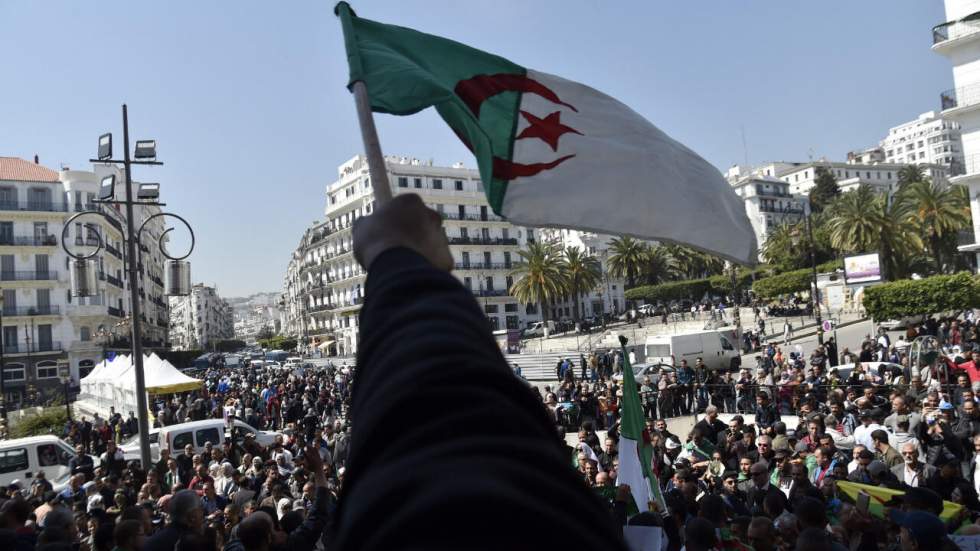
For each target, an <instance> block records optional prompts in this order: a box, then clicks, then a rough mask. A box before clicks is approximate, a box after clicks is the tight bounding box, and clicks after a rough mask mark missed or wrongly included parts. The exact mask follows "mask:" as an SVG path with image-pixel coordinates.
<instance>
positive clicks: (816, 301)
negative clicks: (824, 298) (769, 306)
mask: <svg viewBox="0 0 980 551" xmlns="http://www.w3.org/2000/svg"><path fill="white" fill-rule="evenodd" d="M803 223H804V224H805V226H806V233H807V241H809V243H807V249H808V252H809V254H810V268H811V270H812V272H811V273H812V280H813V281H812V282H811V284H812V285H813V289H812V290H811V292H810V298H811V300H812V301H813V313H814V315H815V321H816V322H817V343H818V344H819V345H821V346H823V317H822V316H821V315H820V290H819V289H818V288H817V253H816V244H815V243H814V242H813V225H812V224H811V223H810V205H809V204H808V203H807V204H804V205H803ZM799 240H800V236H799V233H798V232H797V233H794V234H793V244H794V245H799Z"/></svg>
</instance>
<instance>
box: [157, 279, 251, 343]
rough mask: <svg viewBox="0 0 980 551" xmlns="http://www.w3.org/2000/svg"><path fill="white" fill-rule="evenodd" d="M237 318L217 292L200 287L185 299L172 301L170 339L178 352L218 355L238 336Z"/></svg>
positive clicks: (172, 299) (197, 285)
mask: <svg viewBox="0 0 980 551" xmlns="http://www.w3.org/2000/svg"><path fill="white" fill-rule="evenodd" d="M234 317H235V314H234V311H233V309H232V307H231V305H229V304H228V302H227V301H225V300H224V299H222V298H221V296H219V295H218V291H217V289H215V288H214V287H209V286H207V285H204V284H202V283H198V284H196V285H194V286H193V287H192V288H191V293H190V294H189V295H187V296H185V297H170V339H171V341H172V343H173V348H174V349H176V350H203V351H214V349H215V345H216V344H217V342H218V341H221V340H224V339H232V338H234V336H235V319H234Z"/></svg>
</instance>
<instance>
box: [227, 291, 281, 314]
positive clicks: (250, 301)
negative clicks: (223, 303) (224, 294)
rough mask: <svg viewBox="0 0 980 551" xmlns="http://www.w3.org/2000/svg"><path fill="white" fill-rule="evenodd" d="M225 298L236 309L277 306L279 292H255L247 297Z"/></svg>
mask: <svg viewBox="0 0 980 551" xmlns="http://www.w3.org/2000/svg"><path fill="white" fill-rule="evenodd" d="M225 300H227V301H228V304H230V305H231V306H232V308H234V309H235V311H236V312H237V311H242V310H251V309H252V308H256V307H259V306H272V307H277V306H278V302H279V293H278V292H268V293H255V294H254V295H249V296H247V297H229V298H226V299H225Z"/></svg>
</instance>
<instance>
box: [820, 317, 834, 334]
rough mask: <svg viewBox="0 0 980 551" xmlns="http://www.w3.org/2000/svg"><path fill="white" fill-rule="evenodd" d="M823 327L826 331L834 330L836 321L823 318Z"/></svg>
mask: <svg viewBox="0 0 980 551" xmlns="http://www.w3.org/2000/svg"><path fill="white" fill-rule="evenodd" d="M822 329H823V332H824V333H828V332H830V331H833V330H834V322H833V321H831V320H823V325H822Z"/></svg>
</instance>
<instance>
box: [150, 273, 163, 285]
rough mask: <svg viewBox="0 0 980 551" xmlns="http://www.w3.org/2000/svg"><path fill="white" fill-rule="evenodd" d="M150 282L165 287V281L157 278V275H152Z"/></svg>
mask: <svg viewBox="0 0 980 551" xmlns="http://www.w3.org/2000/svg"><path fill="white" fill-rule="evenodd" d="M150 281H152V282H153V283H156V284H157V285H159V286H160V287H163V280H162V279H160V278H159V277H157V276H155V275H151V276H150Z"/></svg>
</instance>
